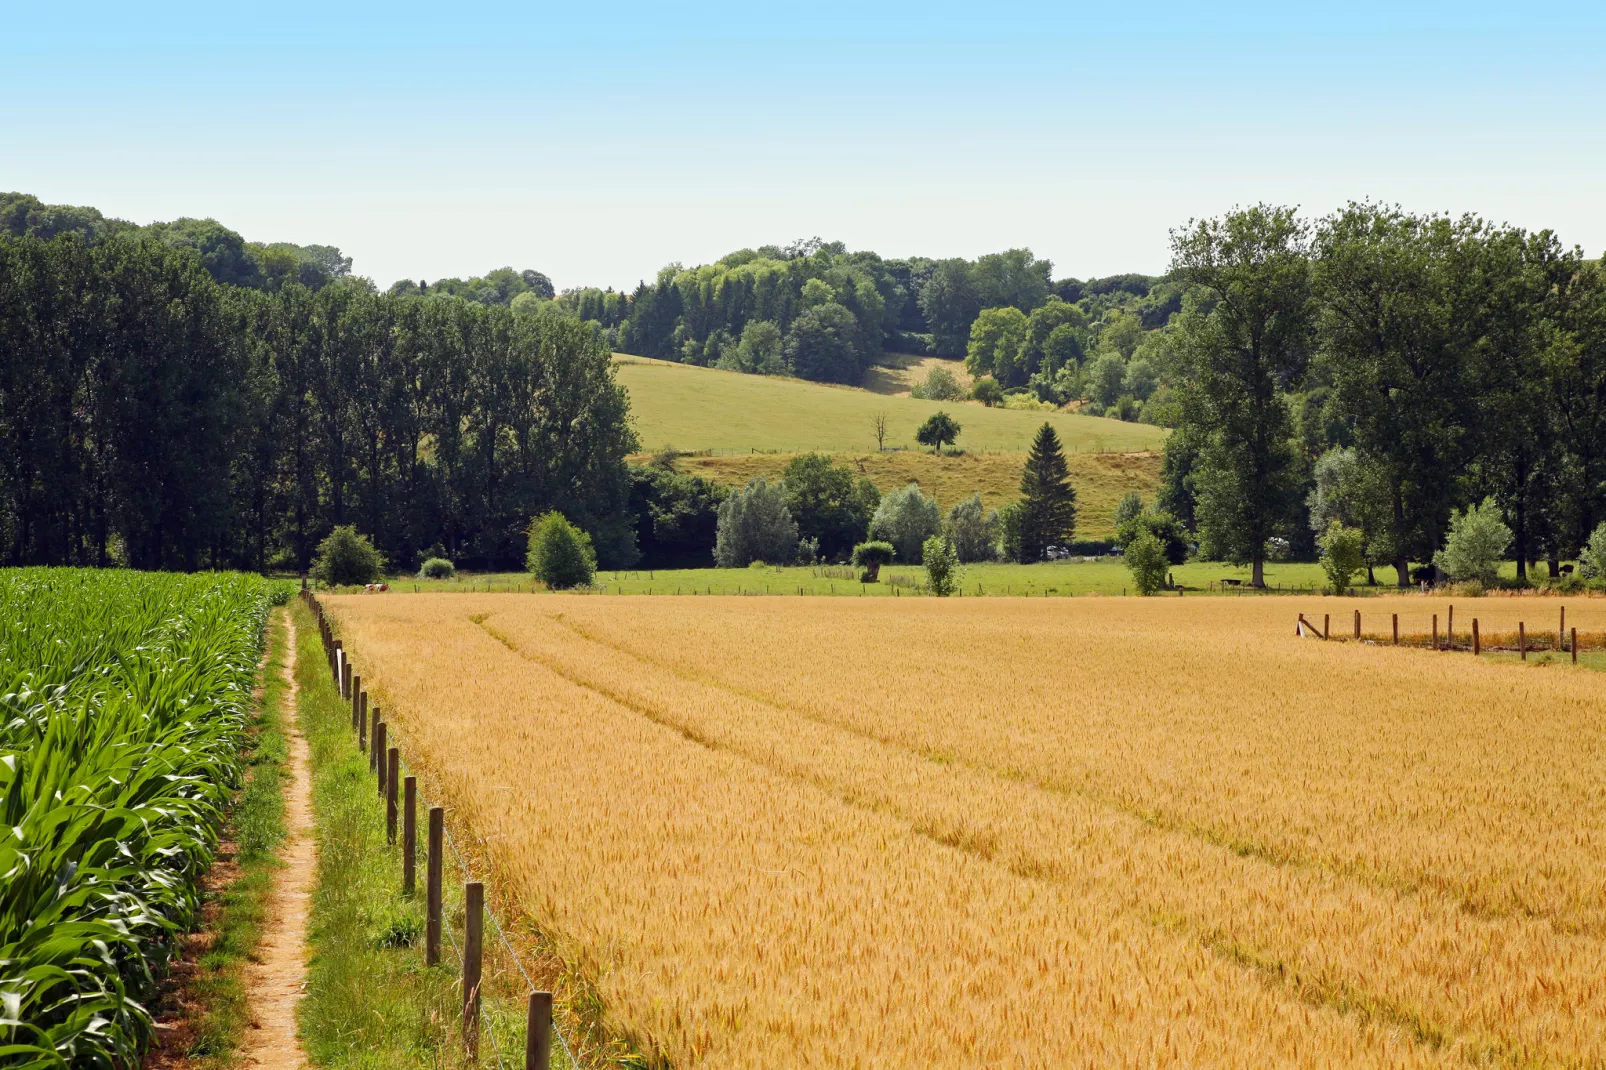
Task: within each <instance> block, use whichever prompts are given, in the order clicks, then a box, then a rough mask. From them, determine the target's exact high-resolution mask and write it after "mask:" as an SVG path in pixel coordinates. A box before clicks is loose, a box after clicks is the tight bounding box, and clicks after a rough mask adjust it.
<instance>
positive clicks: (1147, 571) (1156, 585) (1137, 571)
mask: <svg viewBox="0 0 1606 1070" xmlns="http://www.w3.org/2000/svg"><path fill="white" fill-rule="evenodd" d="M1122 559H1123V560H1124V561H1125V562H1126V567H1127V568H1128V569H1129V570H1130V571H1131V573H1132V583H1133V585H1134V586H1136V587H1137V589H1138V593H1139V594H1142V595H1151V594H1153V593H1154V592H1156V591H1158V590H1160V589H1161V588H1162V587H1164V586H1165V577H1166V571H1167V569H1169V568H1170V565H1171V562H1169V561H1167V560H1166V556H1165V546H1164V545H1162V544H1161V542H1160V540H1159V539H1157V538H1155V537H1154V533H1153V532H1152V531H1150V530H1149V529H1147V528H1140V529H1138V531H1137V532H1136V533H1135V534H1134V535H1133V536H1132V538H1131V539H1129V540H1128V541H1127V544H1126V551H1125V553H1124V555H1123V558H1122Z"/></svg>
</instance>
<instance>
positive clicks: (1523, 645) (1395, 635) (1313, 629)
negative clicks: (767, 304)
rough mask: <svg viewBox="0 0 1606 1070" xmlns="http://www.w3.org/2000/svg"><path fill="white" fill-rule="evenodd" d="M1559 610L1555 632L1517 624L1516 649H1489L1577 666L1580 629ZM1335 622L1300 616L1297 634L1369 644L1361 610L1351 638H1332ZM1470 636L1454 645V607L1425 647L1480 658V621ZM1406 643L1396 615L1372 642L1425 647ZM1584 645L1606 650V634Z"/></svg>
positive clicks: (1436, 622)
mask: <svg viewBox="0 0 1606 1070" xmlns="http://www.w3.org/2000/svg"><path fill="white" fill-rule="evenodd" d="M1558 608H1559V610H1560V618H1559V620H1558V621H1557V627H1556V630H1555V631H1554V632H1551V631H1549V630H1548V629H1547V630H1544V631H1538V632H1535V633H1533V635H1529V634H1528V622H1527V621H1522V620H1519V621H1518V622H1517V631H1516V645H1515V646H1514V647H1499V646H1489V649H1491V650H1500V649H1514V650H1516V652H1517V656H1518V657H1520V658H1521V659H1522V660H1523V661H1527V660H1528V652H1529V651H1530V650H1533V651H1534V652H1535V653H1539V652H1542V651H1549V650H1554V651H1556V652H1557V653H1563V654H1567V653H1570V654H1571V655H1572V662H1573V664H1574V665H1576V664H1578V643H1579V639H1578V629H1577V627H1573V628H1571V629H1569V628H1568V627H1567V607H1566V606H1560V607H1558ZM1332 620H1333V616H1332V614H1331V613H1323V614H1322V623H1321V626H1320V627H1318V626H1317V625H1316V622H1315V621H1314V620H1312V619H1311V618H1309V617H1306V616H1305V614H1303V613H1300V614H1299V615H1298V617H1297V618H1296V619H1295V622H1294V634H1295V635H1297V636H1300V637H1301V638H1316V639H1321V640H1324V641H1335V640H1336V641H1338V642H1346V641H1347V642H1364V641H1368V640H1367V638H1366V636H1365V634H1364V633H1363V631H1362V629H1361V611H1360V610H1358V609H1357V610H1355V611H1354V619H1353V628H1352V632H1351V634H1350V635H1349V636H1335V635H1333V627H1332ZM1510 634H1511V633H1509V632H1508V633H1506V635H1507V637H1509V636H1510ZM1467 635H1468V641H1467V642H1466V643H1465V644H1464V645H1462V646H1457V645H1456V642H1455V606H1454V605H1450V606H1448V607H1447V608H1446V611H1445V618H1444V635H1443V638H1442V639H1441V638H1440V635H1439V615H1438V614H1437V613H1434V614H1432V626H1431V631H1430V632H1429V633H1428V642H1427V644H1426V645H1427V646H1428V648H1429V649H1431V650H1438V651H1455V650H1467V651H1471V653H1472V654H1473V655H1474V656H1477V655H1481V654H1482V653H1483V651H1484V647H1485V645H1486V644H1485V642H1484V639H1485V635H1484V633H1483V631H1482V629H1481V628H1480V626H1479V623H1478V618H1477V617H1473V618H1472V627H1471V629H1470V630H1469V632H1468V633H1467ZM1406 639H1407V641H1406V642H1405V643H1403V644H1402V643H1401V642H1400V615H1399V614H1398V613H1394V614H1391V615H1390V627H1389V636H1388V638H1387V640H1385V639H1384V638H1382V637H1380V638H1378V639H1375V640H1370V641H1371V642H1377V643H1381V642H1385V641H1387V642H1389V643H1390V644H1391V645H1393V646H1402V645H1403V646H1418V645H1423V644H1419V643H1416V642H1414V641H1411V640H1412V639H1413V637H1411V636H1409V635H1408V636H1407V637H1406ZM1584 641H1585V643H1587V644H1588V645H1589V646H1590V647H1593V648H1597V649H1606V634H1601V635H1597V636H1590V635H1587V634H1586V635H1585V636H1584Z"/></svg>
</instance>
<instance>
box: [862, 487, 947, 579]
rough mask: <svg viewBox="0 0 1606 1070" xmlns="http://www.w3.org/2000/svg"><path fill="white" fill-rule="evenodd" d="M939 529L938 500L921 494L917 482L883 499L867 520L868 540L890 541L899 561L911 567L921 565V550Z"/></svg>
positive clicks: (940, 518)
mask: <svg viewBox="0 0 1606 1070" xmlns="http://www.w3.org/2000/svg"><path fill="white" fill-rule="evenodd" d="M940 530H942V512H941V510H939V509H938V508H937V499H935V498H930V497H927V496H926V495H924V494H922V493H921V492H920V484H918V483H910V484H909V485H908V486H906V487H904V488H903V489H902V490H895V491H893V492H892V493H891V494H888V495H887V496H886V497H885V498H882V499H881V504H880V505H878V506H877V507H876V511H875V516H873V517H871V518H870V537H871V538H872V539H882V540H885V541H886V542H890V543H891V544H892V547H893V549H894V550H896V551H897V552H898V560H899V561H903V562H905V563H906V564H910V565H918V564H919V563H920V553H921V547H922V546H923V545H924V543H925V541H926V540H927V539H929V538H931V536H933V535H935V534H937V532H938V531H940Z"/></svg>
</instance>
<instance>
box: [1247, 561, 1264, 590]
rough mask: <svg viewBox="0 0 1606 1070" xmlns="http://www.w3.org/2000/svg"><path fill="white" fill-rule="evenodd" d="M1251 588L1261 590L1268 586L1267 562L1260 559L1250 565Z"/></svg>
mask: <svg viewBox="0 0 1606 1070" xmlns="http://www.w3.org/2000/svg"><path fill="white" fill-rule="evenodd" d="M1249 586H1251V587H1259V588H1264V587H1265V586H1266V562H1265V561H1263V560H1261V559H1260V558H1258V557H1257V558H1255V560H1254V562H1253V563H1252V564H1251V565H1250V571H1249Z"/></svg>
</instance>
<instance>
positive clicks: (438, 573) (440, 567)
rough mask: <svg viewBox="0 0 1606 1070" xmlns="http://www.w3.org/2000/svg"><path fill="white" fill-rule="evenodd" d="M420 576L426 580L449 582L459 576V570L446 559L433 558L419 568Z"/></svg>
mask: <svg viewBox="0 0 1606 1070" xmlns="http://www.w3.org/2000/svg"><path fill="white" fill-rule="evenodd" d="M418 575H419V577H420V578H421V579H426V580H449V579H451V578H452V577H453V576H455V575H457V568H456V566H454V565H453V564H452V563H451V562H450V561H448V560H446V558H444V557H432V558H430V559H429V560H428V561H425V562H424V563H423V564H422V565H419V566H418Z"/></svg>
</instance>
